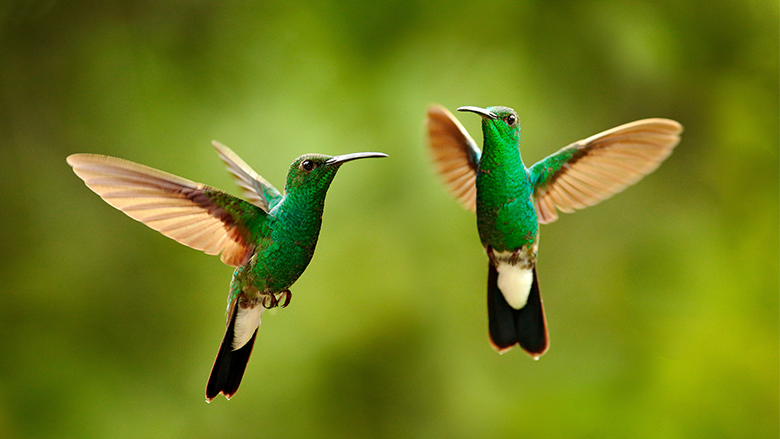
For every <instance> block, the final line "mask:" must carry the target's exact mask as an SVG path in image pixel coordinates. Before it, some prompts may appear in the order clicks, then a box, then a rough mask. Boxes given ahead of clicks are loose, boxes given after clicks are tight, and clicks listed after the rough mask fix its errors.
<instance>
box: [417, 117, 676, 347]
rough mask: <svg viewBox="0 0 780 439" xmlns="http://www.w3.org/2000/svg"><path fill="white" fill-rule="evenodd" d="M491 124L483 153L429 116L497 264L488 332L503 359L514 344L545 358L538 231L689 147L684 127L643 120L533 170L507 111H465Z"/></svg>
mask: <svg viewBox="0 0 780 439" xmlns="http://www.w3.org/2000/svg"><path fill="white" fill-rule="evenodd" d="M458 111H468V112H472V113H476V114H478V115H480V116H481V117H482V134H483V151H480V150H479V148H478V147H477V144H476V142H474V140H473V139H472V138H471V137H470V136H469V134H468V133H467V132H466V130H465V129H464V128H463V126H462V125H461V124H460V123H459V122H458V121H457V119H455V118H454V117H453V116H452V114H451V113H450V112H449V111H447V110H446V109H445V108H443V107H441V106H438V105H434V106H431V107H430V108H428V117H427V129H428V141H429V145H430V148H431V151H432V155H433V159H434V162H435V164H436V167H437V169H438V172H439V173H440V174H441V176H442V177H443V179H444V181H445V182H446V184H447V185H448V186H449V189H450V190H451V191H452V192H453V193H454V194H455V196H456V197H457V198H458V199H459V200H460V201H461V203H463V205H464V206H465V207H467V208H469V209H471V210H472V211H475V212H476V214H477V228H478V230H479V238H480V240H481V241H482V245H483V246H484V247H485V251H486V252H487V256H488V260H489V262H488V294H487V296H488V298H487V301H488V330H489V333H490V340H491V343H492V345H493V347H494V348H495V349H496V350H497V351H498V352H499V353H503V352H505V351H507V350H509V349H511V348H512V347H514V345H515V344H519V345H520V347H522V348H523V349H524V350H525V351H526V352H528V353H529V354H530V355H531V356H533V357H534V358H535V359H538V358H539V357H540V356H541V355H542V354H544V353H545V351H547V348H548V346H549V338H548V335H547V323H546V320H545V316H544V308H543V306H542V298H541V295H540V293H539V284H538V281H537V278H536V255H537V249H538V246H539V224H540V223H541V224H546V223H550V222H553V221H555V220H556V219H557V218H558V214H557V212H556V209H557V210H560V211H561V212H567V213H568V212H573V211H574V210H576V209H583V208H585V207H587V206H592V205H594V204H596V203H598V202H600V201H601V200H604V199H606V198H609V197H610V196H612V195H614V194H616V193H618V192H620V191H622V190H623V189H625V188H626V187H628V186H630V185H631V184H633V183H636V182H637V181H638V180H640V179H641V178H642V177H644V176H645V175H647V174H649V173H650V172H652V171H654V170H655V169H656V168H657V167H658V166H659V165H660V164H661V162H663V161H664V159H666V158H667V157H668V156H669V154H671V152H672V149H673V148H674V147H675V146H676V145H677V143H678V142H679V141H680V137H679V136H680V133H681V132H682V126H681V125H680V124H679V123H677V122H675V121H673V120H669V119H644V120H638V121H635V122H631V123H627V124H625V125H621V126H618V127H616V128H612V129H611V130H607V131H604V132H602V133H599V134H596V135H594V136H591V137H588V138H587V139H584V140H580V141H578V142H574V143H572V144H571V145H569V146H566V147H564V148H562V149H560V150H559V151H558V152H556V153H554V154H552V155H550V156H548V157H546V158H544V159H542V160H541V161H539V162H537V163H536V164H534V165H533V166H531V167H530V168H526V167H525V165H524V164H523V160H522V158H521V157H520V149H519V144H520V123H519V119H518V117H517V113H515V111H514V110H512V109H511V108H507V107H489V108H478V107H460V108H458Z"/></svg>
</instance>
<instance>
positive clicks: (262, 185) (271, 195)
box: [211, 140, 282, 212]
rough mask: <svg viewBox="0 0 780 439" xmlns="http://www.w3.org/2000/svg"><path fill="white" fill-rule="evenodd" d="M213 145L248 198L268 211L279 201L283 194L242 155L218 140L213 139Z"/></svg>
mask: <svg viewBox="0 0 780 439" xmlns="http://www.w3.org/2000/svg"><path fill="white" fill-rule="evenodd" d="M211 145H212V146H214V149H216V150H217V154H219V158H221V159H222V161H223V162H225V164H226V165H227V170H228V171H229V172H230V173H231V174H232V175H233V177H234V179H235V180H236V184H238V186H239V187H240V188H241V190H242V192H243V195H244V197H245V198H246V199H247V200H249V201H250V202H251V203H252V204H254V205H256V206H258V207H260V208H261V209H263V210H264V211H266V212H269V211H270V210H271V209H273V207H274V206H275V205H276V204H277V203H279V201H280V200H281V199H282V194H281V193H279V191H278V190H277V189H276V188H275V187H274V186H273V185H272V184H271V183H269V182H268V181H267V180H266V179H264V178H263V177H261V176H260V175H259V174H258V173H257V172H255V171H254V169H252V168H251V167H250V166H249V165H248V164H246V162H245V161H244V160H242V159H241V157H239V156H238V155H237V154H236V153H234V152H233V151H232V150H231V149H230V148H228V147H227V146H225V145H223V144H221V143H219V142H217V141H216V140H214V141H212V142H211Z"/></svg>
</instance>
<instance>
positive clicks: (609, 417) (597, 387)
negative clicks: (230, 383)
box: [0, 0, 780, 438]
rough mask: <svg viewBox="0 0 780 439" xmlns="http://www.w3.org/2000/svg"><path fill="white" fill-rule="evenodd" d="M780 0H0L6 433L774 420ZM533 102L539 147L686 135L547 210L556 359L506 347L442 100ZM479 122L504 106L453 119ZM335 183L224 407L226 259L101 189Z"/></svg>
mask: <svg viewBox="0 0 780 439" xmlns="http://www.w3.org/2000/svg"><path fill="white" fill-rule="evenodd" d="M779 9H780V8H779V6H778V3H777V1H775V0H746V1H736V0H734V1H723V2H709V1H695V0H682V1H681V0H674V1H671V0H663V1H650V0H602V1H597V2H539V1H495V2H476V1H452V0H448V1H435V0H434V1H427V2H409V1H400V0H395V1H394V0H389V1H385V0H375V1H363V0H358V1H341V2H329V1H324V0H323V1H306V0H303V1H298V2H283V1H269V2H255V3H251V2H205V1H176V0H174V1H162V2H160V1H147V0H141V1H138V0H133V1H107V2H90V1H86V2H83V1H56V0H46V1H10V2H5V3H3V4H2V6H0V137H1V138H2V139H3V140H2V143H3V146H2V152H3V159H2V160H0V185H2V186H1V187H2V193H3V203H2V204H3V207H2V209H0V221H1V222H2V227H1V228H0V248H2V254H3V256H2V263H0V349H1V350H0V394H2V395H4V397H3V398H2V399H0V437H3V438H36V437H42V438H43V437H45V438H59V437H83V438H108V437H111V438H122V437H127V438H139V437H170V438H192V437H223V438H224V437H252V436H257V437H267V438H301V437H306V438H329V437H378V438H396V437H416V438H436V437H441V438H495V437H550V438H557V437H560V438H578V437H587V438H592V437H642V438H772V437H778V425H779V424H780V422H779V420H778V412H779V410H780V409H779V407H778V405H779V404H778V389H779V383H778V375H779V374H780V368H779V366H778V355H779V354H778V353H779V352H780V349H779V347H778V328H779V324H778V267H779V266H780V262H779V261H778V241H779V239H778V212H779V211H780V207H779V205H778V120H779V119H780V116H779V113H778V96H780V90H779V87H778V63H779V60H778V45H779V44H780V43H779V42H778V41H780V38H779V35H778V23H780V19H779V12H778V11H779ZM431 103H441V104H443V105H444V106H446V107H448V108H450V109H451V110H452V109H454V108H456V107H458V106H461V105H478V106H490V105H506V106H511V107H513V108H515V109H517V111H518V113H519V114H520V118H521V123H522V127H523V141H522V151H523V154H524V158H525V161H526V163H527V164H531V163H533V162H535V161H537V160H539V159H540V158H542V157H544V156H546V155H547V154H550V153H552V152H554V151H556V150H557V149H558V148H560V147H562V146H564V145H566V144H568V143H570V142H572V141H575V140H578V139H581V138H584V137H587V136H589V135H591V134H595V133H596V132H599V131H602V130H605V129H608V128H611V127H613V126H616V125H619V124H621V123H625V122H629V121H631V120H635V119H640V118H645V117H656V116H661V117H669V118H673V119H676V120H679V121H680V122H681V123H682V124H683V125H684V126H685V132H684V134H683V141H682V143H681V144H680V146H679V147H678V148H677V150H676V151H675V152H674V154H673V155H672V156H671V157H670V159H669V160H668V161H667V162H666V163H664V165H663V166H662V167H661V168H660V169H659V170H658V171H657V172H655V173H654V174H652V175H650V176H649V177H647V178H645V179H644V180H643V181H642V182H640V184H638V185H636V186H634V187H631V188H629V189H628V190H627V191H626V192H624V193H622V194H619V195H618V196H616V197H614V198H612V199H610V200H608V201H606V202H604V203H602V204H600V205H598V206H595V207H592V208H589V209H586V210H584V211H580V212H578V213H576V214H571V215H562V216H561V218H560V219H559V220H558V221H557V222H556V223H553V224H551V225H546V226H543V227H542V240H541V248H540V256H539V265H538V271H539V277H540V283H541V288H542V294H543V297H544V299H545V306H546V310H547V318H548V323H549V327H550V336H551V349H550V350H549V352H548V353H547V354H546V355H545V356H544V357H542V358H541V359H540V360H539V361H533V360H532V359H531V358H530V357H529V356H528V355H526V354H524V353H523V352H522V351H520V350H514V351H511V352H509V353H507V354H505V355H502V356H499V355H497V354H496V353H495V352H494V351H493V350H492V349H491V348H490V346H489V344H488V337H487V323H486V320H487V316H486V309H485V308H486V307H485V284H486V271H487V269H486V258H485V256H484V254H483V251H482V249H481V247H480V244H479V240H478V237H477V232H476V227H475V219H474V216H473V214H472V213H471V212H468V211H465V210H463V209H461V207H460V206H459V204H458V203H457V202H456V201H455V200H454V199H452V198H451V197H450V196H449V194H448V193H447V191H446V190H445V189H444V187H443V186H442V185H441V184H440V182H439V181H438V179H437V176H436V175H434V173H433V171H432V167H431V166H430V161H429V157H428V154H427V151H426V149H425V144H424V137H423V118H424V114H425V109H426V107H427V106H428V105H429V104H431ZM458 117H459V118H460V119H461V120H462V122H463V124H464V125H465V126H466V128H467V129H468V130H469V131H470V132H471V133H472V134H473V135H474V137H475V138H476V139H478V141H481V134H480V132H479V118H478V117H476V116H474V115H471V114H458ZM212 139H217V140H219V141H221V142H223V143H225V144H226V145H228V146H230V147H231V148H233V149H234V150H235V151H236V152H237V153H238V154H239V155H241V156H242V157H243V158H244V159H245V160H246V161H247V162H248V163H250V164H251V165H252V166H253V167H254V168H255V170H257V171H258V172H259V173H260V174H261V175H263V176H265V177H266V178H267V179H269V180H270V181H271V182H273V183H274V184H276V185H277V186H279V187H281V186H282V185H283V181H284V176H285V174H286V171H287V167H288V166H289V164H290V163H291V162H292V160H293V159H294V158H295V157H296V156H298V155H300V154H303V153H307V152H321V153H327V154H341V153H349V152H356V151H383V152H386V153H388V154H389V155H390V158H387V159H382V160H371V161H368V160H367V161H361V162H355V163H350V164H348V165H346V166H344V167H343V168H342V169H341V171H340V172H339V175H338V176H337V178H336V179H335V181H334V183H333V185H332V186H331V191H330V194H329V196H328V200H327V203H326V211H325V215H324V223H323V228H322V233H321V236H320V243H319V245H318V247H317V253H316V254H315V257H314V260H313V261H312V263H311V265H310V266H309V268H308V271H307V272H306V273H305V274H304V275H303V277H302V278H301V279H300V280H299V281H298V282H297V283H296V284H295V286H294V288H293V289H292V290H293V292H294V298H293V301H292V304H291V306H290V307H288V308H287V309H284V310H279V311H277V312H269V313H267V314H266V315H265V316H264V320H263V325H262V327H261V331H260V333H259V336H258V340H257V344H256V345H255V351H254V355H253V358H252V359H251V361H250V363H249V367H248V369H247V372H246V375H245V377H244V381H243V383H242V386H241V389H240V390H239V392H238V394H237V395H236V396H235V397H234V398H233V399H232V400H231V401H226V400H225V399H224V398H222V397H220V398H218V399H216V400H215V401H214V402H212V403H211V404H206V403H205V402H204V388H205V384H206V379H207V376H208V373H209V370H210V368H211V365H212V361H213V358H214V355H215V354H216V351H217V347H218V345H219V342H220V340H221V337H222V334H223V330H224V309H225V300H226V297H227V288H228V282H229V280H230V275H231V269H230V268H229V267H227V266H225V265H223V264H221V263H220V261H219V259H218V258H216V257H213V256H207V255H204V254H202V253H199V252H197V251H194V250H191V249H189V248H186V247H184V246H181V245H179V244H177V243H175V242H173V241H171V240H169V239H167V238H165V237H163V236H161V235H159V234H158V233H156V232H154V231H152V230H150V229H148V228H146V227H145V226H143V225H141V224H139V223H136V222H135V221H132V220H130V219H129V218H127V217H126V216H125V215H123V214H122V213H120V212H118V211H116V210H114V209H112V208H111V207H109V206H108V205H106V204H105V203H104V202H103V201H102V200H100V198H98V197H97V196H96V195H95V194H93V193H92V192H90V191H89V190H88V189H87V188H86V187H85V186H84V184H83V183H82V182H81V180H79V179H78V178H76V176H75V175H74V174H73V173H72V172H71V170H70V168H69V167H68V166H67V165H66V163H65V157H66V156H67V155H68V154H71V153H74V152H96V153H102V154H108V155H114V156H119V157H123V158H126V159H130V160H133V161H136V162H140V163H144V164H147V165H150V166H153V167H156V168H159V169H163V170H166V171H169V172H172V173H175V174H178V175H182V176H184V177H187V178H189V179H192V180H196V181H200V182H204V183H207V184H211V185H214V186H217V187H221V188H224V189H226V190H228V191H230V192H232V193H237V192H238V191H237V190H235V186H234V185H233V182H232V181H231V179H230V178H229V176H228V174H227V172H225V170H224V167H223V165H222V163H221V162H220V161H219V159H218V158H217V156H216V154H215V153H214V151H213V150H212V148H211V146H210V145H209V142H210V141H211V140H212Z"/></svg>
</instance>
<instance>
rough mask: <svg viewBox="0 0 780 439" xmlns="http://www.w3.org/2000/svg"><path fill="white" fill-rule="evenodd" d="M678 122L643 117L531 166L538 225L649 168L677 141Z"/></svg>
mask: <svg viewBox="0 0 780 439" xmlns="http://www.w3.org/2000/svg"><path fill="white" fill-rule="evenodd" d="M681 132H682V126H681V125H680V124H679V123H677V122H675V121H673V120H669V119H644V120H638V121H635V122H631V123H627V124H625V125H621V126H618V127H615V128H612V129H611V130H607V131H604V132H602V133H599V134H596V135H594V136H591V137H588V138H587V139H584V140H580V141H579V142H575V143H572V144H571V145H569V146H567V147H565V148H562V149H561V150H559V151H558V152H556V153H554V154H552V155H550V156H548V157H546V158H545V159H543V160H541V161H539V162H538V163H536V164H535V165H533V166H532V167H531V169H530V172H531V179H532V181H533V182H534V184H535V193H534V194H535V200H536V207H537V213H538V216H539V222H540V223H543V224H545V223H550V222H553V221H555V220H556V219H558V213H557V212H556V210H560V211H561V212H566V213H570V212H574V211H575V210H578V209H583V208H585V207H588V206H592V205H594V204H596V203H598V202H600V201H602V200H605V199H607V198H609V197H611V196H612V195H614V194H616V193H618V192H620V191H622V190H623V189H625V188H626V187H628V186H630V185H632V184H634V183H636V182H637V181H639V180H640V179H641V178H642V177H644V176H645V175H647V174H649V173H651V172H653V171H654V170H655V169H656V168H658V166H659V165H660V164H661V162H663V161H664V160H665V159H666V158H667V157H668V156H669V154H671V153H672V150H673V149H674V147H675V146H676V145H677V144H678V143H679V141H680V133H681Z"/></svg>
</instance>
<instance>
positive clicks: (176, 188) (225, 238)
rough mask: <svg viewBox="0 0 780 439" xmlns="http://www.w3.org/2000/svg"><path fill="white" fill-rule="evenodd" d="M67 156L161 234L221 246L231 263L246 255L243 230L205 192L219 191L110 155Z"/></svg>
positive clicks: (204, 247) (106, 195) (215, 250)
mask: <svg viewBox="0 0 780 439" xmlns="http://www.w3.org/2000/svg"><path fill="white" fill-rule="evenodd" d="M67 161H68V164H69V165H70V166H72V167H73V171H74V172H75V173H76V175H78V176H79V177H80V178H81V179H82V180H84V183H86V185H87V186H88V187H89V188H90V189H92V191H94V192H95V193H96V194H98V195H100V197H101V198H103V200H105V201H106V203H108V204H110V205H111V206H113V207H115V208H117V209H119V210H121V211H122V212H124V213H125V214H127V216H129V217H131V218H133V219H135V220H138V221H140V222H142V223H144V224H146V225H147V226H149V227H151V228H152V229H154V230H157V231H158V232H160V233H162V234H163V235H165V236H167V237H169V238H172V239H174V240H176V241H178V242H179V243H181V244H184V245H186V246H188V247H192V248H194V249H197V250H201V251H203V252H205V253H206V254H209V255H216V254H219V253H220V252H221V253H222V256H221V259H222V262H224V263H225V264H228V265H232V266H239V265H244V264H245V263H246V261H247V259H248V258H249V256H250V255H251V252H252V249H253V245H252V244H251V242H250V241H249V238H248V236H247V232H246V231H245V230H243V229H242V228H241V227H240V226H239V225H238V224H236V223H235V221H234V220H233V217H232V216H231V215H229V214H228V213H227V212H226V211H225V210H224V209H222V208H221V207H220V206H218V205H217V204H215V203H214V202H213V201H212V199H211V198H210V197H209V196H207V195H206V194H205V191H206V190H209V191H217V192H221V191H218V190H217V189H213V188H210V187H208V186H205V185H203V184H200V183H195V182H192V181H190V180H187V179H185V178H181V177H177V176H175V175H172V174H168V173H166V172H163V171H158V170H156V169H153V168H149V167H147V166H143V165H139V164H137V163H133V162H129V161H127V160H122V159H118V158H115V157H108V156H103V155H96V154H73V155H71V156H69V157H68V159H67ZM223 194H224V196H226V197H230V196H229V195H227V194H225V193H224V192H223Z"/></svg>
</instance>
